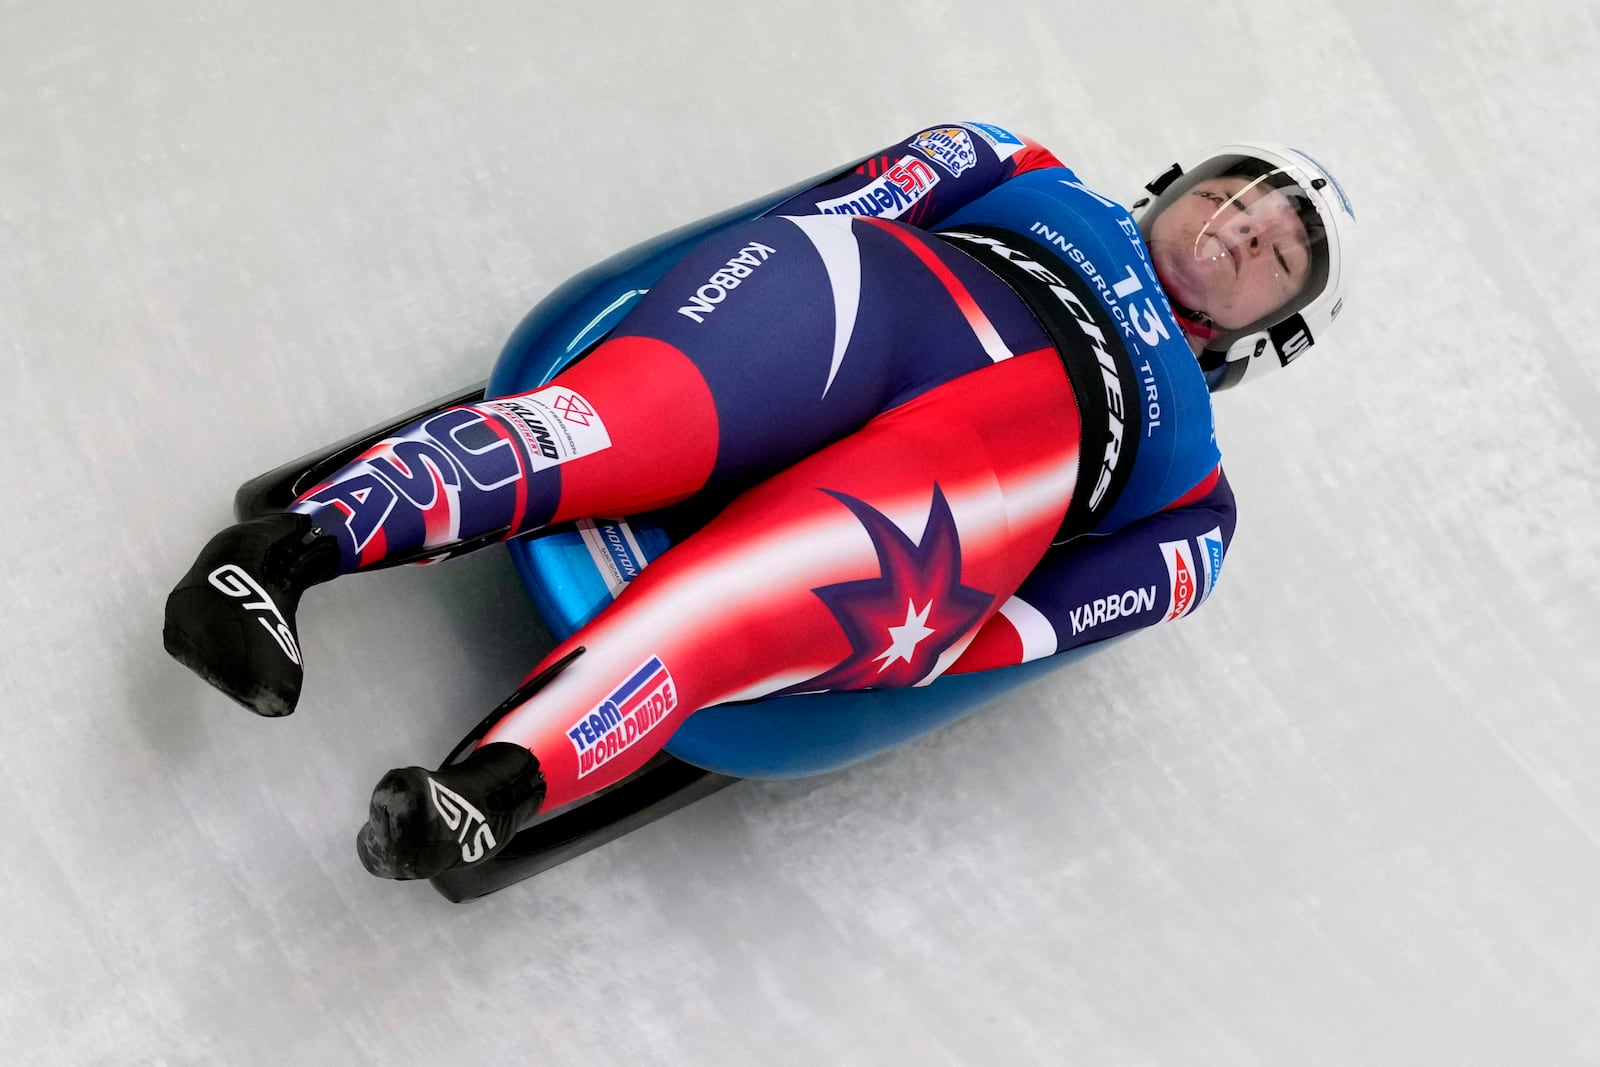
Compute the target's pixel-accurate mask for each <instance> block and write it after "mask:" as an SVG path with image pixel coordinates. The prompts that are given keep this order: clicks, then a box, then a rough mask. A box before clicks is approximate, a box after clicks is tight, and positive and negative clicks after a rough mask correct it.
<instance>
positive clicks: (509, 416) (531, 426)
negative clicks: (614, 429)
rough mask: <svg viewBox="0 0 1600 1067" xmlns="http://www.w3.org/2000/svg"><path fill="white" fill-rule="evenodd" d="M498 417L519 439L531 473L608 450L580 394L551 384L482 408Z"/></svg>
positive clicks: (598, 424) (595, 418)
mask: <svg viewBox="0 0 1600 1067" xmlns="http://www.w3.org/2000/svg"><path fill="white" fill-rule="evenodd" d="M482 406H483V407H485V408H487V409H489V410H490V411H493V412H495V413H496V414H498V415H500V416H501V417H502V418H503V419H504V421H505V422H506V423H507V424H508V425H510V427H511V428H512V429H513V430H515V431H516V434H517V436H518V437H519V438H521V439H522V444H523V446H524V447H525V448H526V449H527V452H528V456H529V457H530V459H531V460H532V464H533V466H532V469H533V470H543V469H544V468H546V467H553V466H555V465H556V464H558V463H566V462H568V461H569V460H574V459H577V458H578V457H579V456H587V455H591V454H592V453H595V452H600V451H603V450H604V449H607V448H610V447H611V435H610V434H609V433H608V432H607V431H606V426H605V423H604V422H602V421H601V419H600V414H599V412H597V411H595V409H594V405H592V404H590V403H589V402H588V401H587V400H585V399H584V398H583V397H582V396H581V395H579V394H578V393H576V392H574V391H573V390H571V389H568V388H566V387H564V386H559V385H553V386H551V387H550V388H548V389H541V390H539V391H538V392H536V393H528V394H527V395H525V396H516V397H508V398H506V399H504V400H489V401H485V402H484V404H483V405H482Z"/></svg>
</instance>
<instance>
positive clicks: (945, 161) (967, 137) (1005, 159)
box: [768, 122, 1061, 228]
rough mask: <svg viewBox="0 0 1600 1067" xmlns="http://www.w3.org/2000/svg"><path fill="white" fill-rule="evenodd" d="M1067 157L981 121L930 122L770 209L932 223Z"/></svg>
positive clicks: (802, 213) (790, 212) (776, 212)
mask: <svg viewBox="0 0 1600 1067" xmlns="http://www.w3.org/2000/svg"><path fill="white" fill-rule="evenodd" d="M1059 166H1061V163H1060V162H1059V161H1058V160H1057V159H1056V157H1055V156H1053V155H1052V154H1051V153H1050V152H1049V150H1048V149H1045V148H1043V147H1041V146H1039V145H1038V144H1036V143H1035V142H1033V141H1031V140H1029V139H1027V138H1026V137H1019V136H1017V135H1016V134H1013V133H1011V132H1009V131H1007V130H1003V129H1001V128H1000V127H999V126H991V125H989V124H988V123H982V122H950V123H945V124H943V125H940V126H930V127H927V128H926V129H922V130H919V131H917V132H916V133H915V134H913V135H912V136H910V137H907V138H906V139H905V140H903V141H901V142H899V143H898V144H893V145H890V146H889V147H888V148H885V149H884V150H883V151H881V152H876V153H874V154H873V155H871V156H869V157H868V158H867V159H866V160H865V161H864V162H862V163H861V164H860V165H859V166H857V167H855V168H854V169H853V170H848V171H846V172H845V173H843V174H839V175H836V176H835V177H832V178H829V179H828V180H827V181H824V182H822V183H820V184H819V185H816V186H814V187H813V188H810V189H807V190H806V191H805V192H803V193H800V194H799V195H797V196H794V197H791V198H790V199H788V200H785V201H784V202H783V203H782V204H779V205H778V206H777V207H775V208H773V209H772V210H771V211H770V212H768V214H771V215H868V216H873V217H876V218H885V219H899V220H900V221H901V222H905V223H909V224H911V225H913V226H920V227H923V228H927V227H930V226H934V225H936V224H938V223H939V222H940V221H941V220H943V219H945V218H947V217H948V216H950V215H952V214H954V213H955V212H956V211H957V210H958V209H959V208H962V207H964V206H965V205H967V204H969V203H971V202H972V201H973V200H976V199H977V198H978V197H980V196H982V195H983V194H984V193H986V192H988V191H989V190H991V189H993V188H994V187H995V186H997V185H999V184H1000V183H1001V182H1003V181H1005V180H1006V179H1007V178H1014V177H1016V176H1017V175H1018V174H1024V173H1027V172H1028V171H1030V170H1038V169H1040V168H1042V167H1059Z"/></svg>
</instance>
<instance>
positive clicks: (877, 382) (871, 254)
mask: <svg viewBox="0 0 1600 1067" xmlns="http://www.w3.org/2000/svg"><path fill="white" fill-rule="evenodd" d="M708 279H709V280H708ZM1046 345H1047V341H1046V338H1045V337H1044V335H1043V333H1042V332H1041V330H1040V329H1039V327H1038V325H1037V324H1036V323H1035V322H1034V321H1033V319H1032V318H1031V316H1030V315H1029V314H1028V312H1027V311H1026V309H1025V308H1024V306H1023V305H1022V303H1021V302H1020V301H1019V300H1018V298H1017V297H1016V296H1015V295H1014V294H1013V293H1011V292H1010V291H1009V290H1007V289H1005V288H1004V286H1003V285H1001V283H1000V282H999V281H998V280H997V279H996V278H995V277H994V276H993V275H991V274H989V272H988V271H987V270H985V269H984V268H983V267H981V266H979V265H977V264H976V263H974V262H973V261H971V260H970V259H968V258H967V257H966V255H965V254H964V253H961V252H958V251H956V250H954V249H953V248H951V247H950V246H948V245H947V244H945V243H944V242H941V241H939V240H937V239H935V238H932V237H930V236H929V235H927V234H925V233H921V232H920V231H917V230H913V229H911V228H909V227H904V226H899V225H897V224H893V223H885V222H881V221H878V220H868V219H853V218H851V217H848V216H820V217H811V218H797V219H761V220H757V221H756V222H753V223H749V224H747V225H745V226H742V227H738V228H736V229H734V230H732V231H730V232H729V233H728V234H726V235H723V236H721V237H719V238H717V239H715V240H713V241H710V242H707V243H706V244H705V245H703V246H702V247H700V248H698V249H697V250H695V251H694V252H692V253H691V254H690V255H689V256H687V257H686V258H685V259H684V260H683V261H682V262H680V263H678V264H677V265H676V266H675V267H673V269H672V270H671V271H669V272H668V273H667V275H666V277H664V278H663V279H662V281H661V282H660V283H659V284H658V285H657V286H656V287H655V288H654V289H653V290H652V291H651V292H650V293H649V294H647V295H646V296H645V297H644V299H643V300H641V301H640V305H639V307H638V308H637V309H636V310H635V311H634V312H633V313H632V314H630V315H629V316H628V318H627V319H625V320H624V322H623V323H622V325H621V326H620V327H619V328H618V329H617V331H616V332H615V334H614V336H613V337H612V338H611V339H609V340H607V341H606V342H605V343H603V344H602V345H600V346H599V347H598V348H597V349H596V351H595V352H593V353H592V354H591V355H589V356H588V357H587V358H586V359H584V360H582V361H580V362H579V363H578V364H577V365H576V366H574V367H572V368H570V369H569V370H567V371H566V372H564V373H562V374H560V375H558V376H557V377H556V378H555V379H554V380H553V381H552V383H551V384H550V385H549V386H548V387H546V388H544V389H540V390H536V391H534V392H532V393H528V394H525V395H523V396H519V397H511V398H506V399H503V400H493V401H486V402H484V403H480V404H473V405H467V406H464V407H459V408H452V409H450V410H447V411H444V412H441V413H438V414H435V415H432V416H429V417H427V418H426V419H423V420H420V421H419V422H417V423H415V424H413V425H411V426H409V427H407V428H405V429H402V430H401V431H399V432H398V433H396V434H395V435H394V436H393V437H392V438H390V439H389V440H386V441H384V442H382V443H381V444H379V445H377V446H376V447H375V448H373V449H372V450H371V451H369V452H368V453H367V454H366V455H364V456H362V457H361V458H360V459H359V460H358V461H357V462H355V463H353V464H352V465H350V466H349V467H347V468H345V469H344V470H341V471H339V472H338V473H336V474H334V475H333V476H332V477H330V479H329V480H328V482H327V483H325V484H324V485H321V486H318V487H316V488H315V489H313V490H311V491H310V492H309V493H307V494H306V495H305V496H304V497H302V498H301V499H300V500H299V501H297V502H296V503H295V504H294V505H293V510H295V511H300V512H304V513H306V514H310V515H312V516H314V518H315V519H316V521H317V523H318V525H320V526H322V527H323V528H325V529H327V530H329V531H330V532H332V533H334V534H335V535H336V536H337V537H338V539H339V541H340V548H341V557H342V559H341V567H340V569H341V570H343V571H350V570H355V569H358V568H362V567H369V566H374V565H377V564H382V563H387V562H392V561H393V560H395V559H396V558H399V559H406V558H412V557H415V556H419V555H429V556H431V555H433V554H436V553H441V552H444V551H447V550H449V549H450V548H451V547H452V546H455V545H458V544H460V543H462V542H472V541H475V540H477V539H480V538H483V537H485V535H490V536H494V537H505V536H512V535H515V534H517V533H521V532H525V531H528V530H533V529H537V528H538V527H541V526H544V525H546V524H548V523H551V522H559V521H562V520H566V519H573V518H583V517H591V516H600V515H629V514H637V513H639V512H641V511H647V510H651V509H654V508H656V507H660V506H662V505H664V504H668V503H673V502H676V501H678V500H682V499H683V498H685V497H687V496H689V495H691V494H693V493H695V492H697V491H699V490H700V489H702V488H705V487H707V486H711V487H719V488H728V487H735V488H738V487H743V486H745V485H749V484H752V483H753V482H755V481H757V480H759V479H760V478H762V477H765V476H766V475H768V474H771V473H773V472H774V471H777V470H781V469H783V468H784V467H787V466H789V465H790V464H791V463H793V462H794V461H795V460H797V459H799V458H800V457H802V456H806V455H809V454H810V453H812V452H814V451H816V450H817V449H818V448H820V447H822V446H823V445H825V444H827V443H829V442H830V441H835V440H838V439H839V438H840V437H843V436H844V435H845V434H848V433H850V432H852V431H854V430H856V429H859V428H860V427H861V426H863V425H864V424H865V423H866V422H867V420H868V419H870V418H872V417H873V416H875V415H877V414H878V413H880V412H882V411H885V410H887V409H888V408H890V407H892V406H894V405H895V404H897V403H900V402H902V401H904V400H906V399H909V398H910V397H912V396H915V395H916V394H918V393H920V392H922V391H924V390H926V389H929V388H932V387H933V386H935V385H938V384H940V383H941V382H945V381H949V380H950V379H952V378H954V377H957V376H959V375H961V374H965V373H967V372H969V371H972V370H975V369H977V368H979V367H983V366H987V365H989V364H990V363H992V362H995V361H997V360H1001V359H1005V358H1009V357H1010V356H1011V355H1013V354H1014V353H1017V352H1026V351H1032V350H1035V349H1038V348H1043V347H1046Z"/></svg>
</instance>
